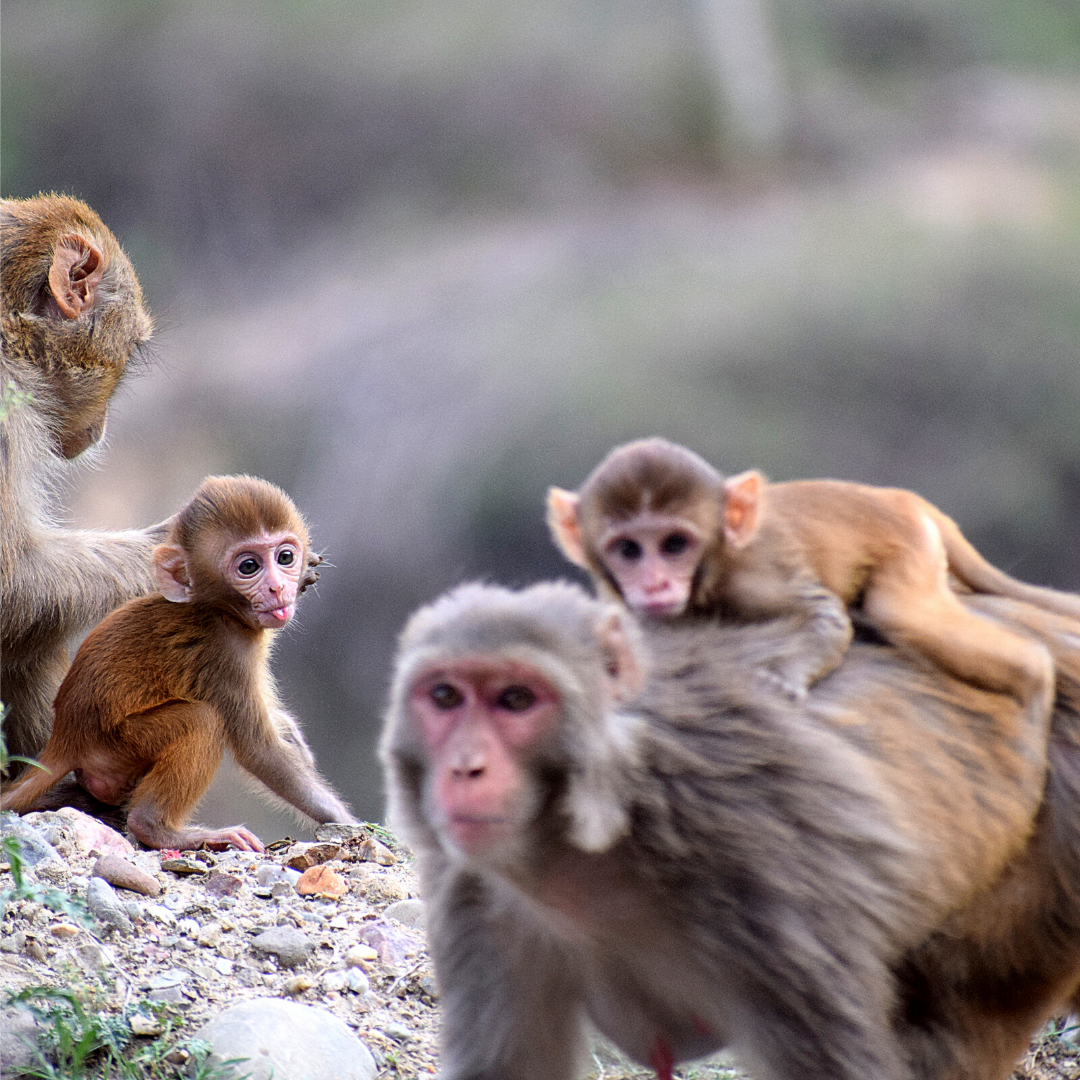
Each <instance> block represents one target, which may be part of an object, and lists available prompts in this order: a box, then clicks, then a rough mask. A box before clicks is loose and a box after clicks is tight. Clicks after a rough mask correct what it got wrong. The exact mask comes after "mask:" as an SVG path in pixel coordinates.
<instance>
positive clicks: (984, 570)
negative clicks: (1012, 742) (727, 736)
mask: <svg viewBox="0 0 1080 1080" xmlns="http://www.w3.org/2000/svg"><path fill="white" fill-rule="evenodd" d="M549 524H550V526H551V530H552V535H553V537H554V539H555V541H556V543H557V544H558V545H559V546H560V547H561V548H562V550H563V551H564V553H565V554H566V555H567V556H568V557H569V558H570V559H572V560H573V561H575V562H577V563H578V564H579V565H582V566H584V567H585V568H586V569H588V570H589V571H590V572H591V573H592V574H593V575H594V577H595V578H596V580H597V582H598V583H599V584H600V585H601V587H602V588H603V589H604V590H605V591H606V592H607V593H609V594H610V595H612V596H614V597H616V598H619V599H623V600H624V602H627V603H629V604H630V605H631V606H633V607H635V608H636V609H640V610H645V607H644V605H646V603H647V599H646V597H645V596H644V595H643V588H644V585H643V584H640V583H638V582H637V581H636V580H635V579H633V578H632V575H638V576H640V577H641V581H642V582H644V581H645V580H646V578H647V577H648V575H650V574H651V575H652V577H653V578H654V579H655V578H656V577H657V575H668V572H669V570H671V573H670V575H669V576H667V577H664V578H663V580H665V581H666V583H667V586H666V587H667V588H668V589H669V590H671V595H672V596H673V597H674V599H673V600H672V601H671V602H670V603H668V604H667V605H666V609H665V614H668V615H672V616H678V615H681V614H684V613H685V614H691V615H716V614H720V615H727V616H734V617H736V618H740V619H744V620H745V619H751V620H752V619H764V618H775V617H778V616H784V615H799V616H800V617H801V619H802V626H801V628H800V633H801V634H803V635H804V636H805V639H806V640H805V646H804V647H803V648H802V649H801V650H799V651H798V652H797V653H795V654H794V655H789V656H788V658H787V660H786V661H785V662H784V663H779V662H776V663H772V664H770V665H768V670H769V672H770V673H771V676H772V678H773V680H774V681H775V682H776V684H777V685H778V686H779V688H780V689H782V690H783V691H784V692H786V693H787V694H789V695H790V696H792V697H795V698H799V697H801V696H803V695H804V694H805V692H806V688H807V686H809V685H811V684H813V683H814V682H815V681H817V680H818V679H820V678H822V677H823V676H824V675H826V674H828V673H829V672H830V671H832V670H833V669H834V668H835V667H836V666H837V665H838V664H839V663H840V660H841V659H842V658H843V655H844V652H845V650H846V649H847V647H848V644H849V642H850V640H851V635H852V626H851V619H850V617H849V614H848V610H847V609H848V606H849V605H856V606H857V608H858V617H859V619H860V620H861V621H862V622H864V623H866V624H868V625H870V626H872V627H873V628H874V629H876V630H877V631H878V632H880V633H882V634H884V635H885V636H886V637H887V638H888V639H889V640H890V641H892V642H893V643H894V644H898V645H904V646H907V647H909V648H912V649H914V650H916V651H918V652H920V653H922V654H923V655H925V656H927V657H928V658H929V659H931V660H932V661H934V662H935V663H937V664H940V665H941V666H942V667H944V668H945V669H946V670H947V671H949V672H950V673H951V674H953V675H955V676H957V677H959V678H962V679H966V680H968V681H970V682H972V683H974V684H975V685H977V686H980V687H982V688H984V689H988V690H992V691H994V692H999V693H1009V694H1012V695H1013V696H1014V697H1016V698H1017V700H1019V701H1020V702H1021V703H1023V704H1024V705H1025V707H1027V708H1028V709H1029V710H1030V711H1031V712H1032V714H1033V715H1043V716H1044V717H1045V716H1046V715H1047V714H1048V711H1049V707H1050V700H1051V696H1052V685H1053V672H1052V668H1051V665H1050V661H1049V657H1048V655H1047V653H1046V650H1045V648H1044V647H1043V646H1042V645H1041V644H1039V643H1038V642H1035V641H1032V640H1031V639H1030V638H1029V637H1024V636H1022V635H1018V634H1014V633H1012V632H1011V631H1009V630H1007V629H1005V628H1004V627H1002V626H1001V625H1000V624H998V623H996V622H995V621H993V620H990V619H985V618H982V617H981V616H979V615H977V614H973V613H972V612H971V611H969V610H968V609H967V608H965V607H964V606H963V605H962V604H961V603H960V602H959V600H958V599H957V595H956V592H955V591H954V589H953V588H952V587H951V586H950V581H949V575H950V574H951V575H953V577H954V578H955V579H957V580H958V581H959V582H960V584H961V585H962V587H964V588H966V589H970V590H972V591H974V592H980V593H991V594H998V595H1003V596H1012V597H1014V598H1016V599H1021V600H1025V601H1027V602H1029V603H1033V604H1036V605H1038V606H1040V607H1043V608H1045V609H1047V610H1048V611H1056V612H1058V613H1060V614H1064V615H1067V616H1070V617H1072V618H1080V597H1076V596H1070V595H1067V594H1063V593H1059V592H1055V591H1054V590H1051V589H1040V588H1037V587H1035V586H1030V585H1025V584H1023V583H1022V582H1018V581H1015V580H1014V579H1013V578H1010V577H1009V576H1008V575H1006V574H1003V573H1002V572H1001V571H999V570H996V569H995V568H994V567H992V566H991V565H990V564H989V563H987V562H986V561H985V560H984V559H983V558H982V557H981V556H980V555H979V554H978V552H977V551H976V550H975V549H974V548H973V547H972V546H971V544H969V543H968V542H967V540H965V539H964V537H963V536H962V534H961V533H960V530H959V529H958V528H957V526H956V524H955V523H954V522H953V521H951V520H950V519H949V518H948V517H946V516H945V515H944V514H943V513H941V511H939V510H938V509H937V508H936V507H934V506H932V505H931V504H930V503H928V502H927V501H926V500H925V499H922V498H920V497H919V496H918V495H915V494H913V493H912V492H909V491H902V490H899V489H894V488H875V487H869V486H866V485H863V484H853V483H847V482H843V481H837V480H801V481H793V482H789V483H782V484H769V483H767V482H766V481H765V479H764V478H763V477H762V476H761V474H760V473H756V472H751V473H745V474H742V475H740V476H738V477H733V478H731V479H728V480H725V479H724V478H723V477H722V476H721V475H720V474H719V473H717V472H716V471H715V470H714V469H713V468H712V467H711V466H710V465H708V464H707V463H706V462H705V461H704V460H702V459H701V458H699V457H698V456H697V455H696V454H693V453H692V452H691V451H689V450H686V449H685V448H684V447H681V446H677V445H675V444H673V443H669V442H666V441H665V440H663V439H645V440H641V441H640V442H636V443H629V444H627V445H626V446H622V447H618V448H617V449H615V450H613V451H612V452H611V453H610V454H609V455H608V457H607V458H605V460H604V461H603V462H601V464H600V465H599V466H598V467H597V468H596V469H595V470H594V472H593V473H592V474H591V475H590V477H589V478H588V479H587V480H586V482H585V484H584V485H583V486H582V489H581V491H580V493H579V494H577V495H575V494H573V493H570V492H564V491H560V490H559V489H552V491H551V492H550V493H549ZM650 528H651V529H652V530H653V531H652V533H650V531H649V530H650ZM679 530H684V531H685V534H686V535H687V536H689V537H691V542H692V543H694V544H696V545H700V547H699V548H697V547H694V548H688V549H687V552H688V554H687V555H686V556H684V557H683V559H682V561H681V563H679V562H676V561H673V560H672V559H671V557H670V556H666V555H661V554H659V553H658V552H652V551H650V550H649V543H650V540H649V537H650V536H655V535H657V533H659V535H663V534H666V533H668V532H670V531H676V532H678V531H679ZM621 538H629V539H630V540H631V541H633V542H634V543H637V544H638V547H639V549H640V550H641V554H640V555H638V556H635V559H636V560H637V562H636V563H631V562H622V563H620V561H619V558H618V554H617V550H618V545H619V543H620V542H625V540H624V539H623V540H621ZM650 559H651V561H649V560H650ZM632 586H633V588H631V587H632ZM649 587H650V588H652V587H654V586H652V585H650V586H649Z"/></svg>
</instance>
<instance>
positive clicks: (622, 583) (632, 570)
mask: <svg viewBox="0 0 1080 1080" xmlns="http://www.w3.org/2000/svg"><path fill="white" fill-rule="evenodd" d="M598 547H599V550H600V556H601V558H602V559H603V560H604V565H605V566H606V567H607V569H608V570H609V571H610V573H611V575H612V577H614V578H615V580H616V581H617V582H618V584H619V591H620V592H621V593H622V597H623V600H624V601H625V602H626V604H627V606H628V607H630V608H631V609H632V610H634V611H637V612H640V613H641V614H642V615H652V616H659V617H674V616H677V615H681V614H682V613H683V612H684V611H685V610H686V606H687V604H688V603H689V602H690V592H691V589H692V587H693V583H694V573H695V572H696V570H697V568H698V564H699V563H700V562H701V556H702V552H703V550H704V547H705V538H704V535H703V534H702V532H701V531H700V530H699V529H698V528H697V527H696V526H695V525H693V524H691V523H690V522H688V521H686V520H685V519H683V518H678V517H669V516H666V515H660V514H639V515H637V516H636V517H634V518H631V519H630V520H629V521H626V522H620V523H618V524H617V525H613V526H611V528H609V529H607V530H606V532H605V533H604V534H603V536H601V538H600V543H599V545H598Z"/></svg>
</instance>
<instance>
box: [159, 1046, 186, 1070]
mask: <svg viewBox="0 0 1080 1080" xmlns="http://www.w3.org/2000/svg"><path fill="white" fill-rule="evenodd" d="M165 1060H166V1061H167V1062H168V1063H169V1064H170V1065H186V1064H187V1063H188V1062H189V1061H190V1060H191V1053H190V1051H188V1050H185V1049H184V1048H183V1047H182V1046H178V1047H177V1048H176V1049H175V1050H170V1051H169V1052H168V1053H167V1054H166V1055H165Z"/></svg>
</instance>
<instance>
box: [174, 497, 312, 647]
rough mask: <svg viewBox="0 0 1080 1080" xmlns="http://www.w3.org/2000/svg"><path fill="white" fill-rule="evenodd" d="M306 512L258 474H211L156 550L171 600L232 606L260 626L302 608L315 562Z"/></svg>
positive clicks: (279, 624) (253, 625)
mask: <svg viewBox="0 0 1080 1080" xmlns="http://www.w3.org/2000/svg"><path fill="white" fill-rule="evenodd" d="M308 546H309V540H308V533H307V527H306V525H305V524H304V519H303V518H302V517H301V516H300V512H299V511H298V510H297V509H296V507H295V505H294V504H293V502H292V500H291V499H290V498H289V496H288V495H286V494H285V492H284V491H282V490H281V489H280V488H278V487H275V486H274V485H273V484H270V483H267V482H266V481H265V480H258V479H256V478H254V477H250V476H211V477H208V478H207V479H206V480H204V481H203V482H202V484H201V485H200V487H199V490H198V491H197V492H196V493H195V497H194V498H193V499H192V500H191V502H190V503H188V505H187V506H185V507H184V509H183V510H181V511H180V513H179V514H178V515H177V517H176V521H175V523H174V524H173V527H172V531H171V533H170V536H169V541H168V542H167V543H165V544H161V545H160V546H159V547H157V548H156V549H155V550H154V565H155V569H156V573H157V582H158V588H159V589H160V590H161V593H162V595H163V596H165V598H166V599H167V600H171V601H173V602H174V603H178V604H182V603H188V602H191V601H198V602H201V603H208V604H211V605H216V606H218V607H221V608H224V609H226V610H228V611H230V612H231V613H232V614H234V615H235V616H236V617H237V618H239V619H240V620H241V621H242V622H244V623H245V624H246V625H248V626H250V627H251V628H252V629H271V630H273V629H277V628H278V627H282V626H284V625H285V624H286V623H287V622H288V621H289V620H290V619H291V618H292V617H293V615H294V614H295V613H296V600H297V597H298V596H299V593H300V590H301V586H302V584H303V581H302V577H303V575H304V573H305V571H306V569H307V564H308Z"/></svg>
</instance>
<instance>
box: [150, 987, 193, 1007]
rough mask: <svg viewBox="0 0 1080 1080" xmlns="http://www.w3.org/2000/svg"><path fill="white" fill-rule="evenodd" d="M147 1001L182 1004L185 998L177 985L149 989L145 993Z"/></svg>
mask: <svg viewBox="0 0 1080 1080" xmlns="http://www.w3.org/2000/svg"><path fill="white" fill-rule="evenodd" d="M146 1000H147V1001H156V1002H160V1003H161V1004H163V1005H183V1004H184V1002H185V1001H186V1000H187V998H185V997H184V992H183V990H181V989H180V987H179V986H166V987H163V988H162V989H161V990H151V991H150V993H149V994H147V995H146Z"/></svg>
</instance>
